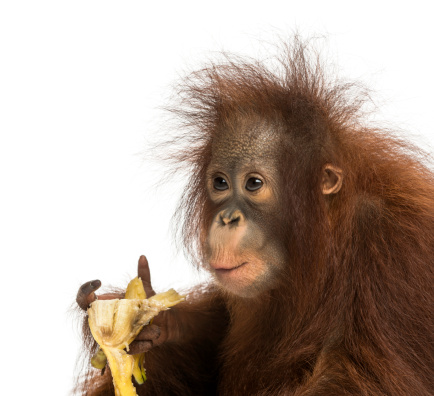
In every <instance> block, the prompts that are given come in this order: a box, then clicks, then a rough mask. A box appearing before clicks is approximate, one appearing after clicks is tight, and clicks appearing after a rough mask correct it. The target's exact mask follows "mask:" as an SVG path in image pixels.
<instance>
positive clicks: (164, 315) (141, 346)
mask: <svg viewBox="0 0 434 396" xmlns="http://www.w3.org/2000/svg"><path fill="white" fill-rule="evenodd" d="M137 275H138V277H139V278H140V279H141V280H142V283H143V288H144V289H145V292H146V297H147V298H149V297H152V296H153V295H155V291H154V289H153V288H152V284H151V274H150V271H149V264H148V260H147V259H146V257H145V256H140V258H139V264H138V269H137ZM100 287H101V281H99V280H93V281H90V282H86V283H84V284H83V285H82V286H81V287H80V289H79V290H78V293H77V298H76V301H77V304H78V306H79V307H80V308H81V309H83V310H85V311H86V310H87V308H88V307H89V305H90V304H91V303H92V302H93V301H95V300H96V299H98V300H111V299H115V298H123V297H124V293H105V294H100V295H98V296H97V295H96V294H95V291H96V290H98V289H99V288H100ZM169 312H170V311H165V312H161V313H160V314H159V315H158V316H157V317H155V318H154V320H153V321H152V324H150V325H147V326H145V327H144V328H143V329H142V331H141V332H140V333H139V334H138V335H137V337H136V338H135V340H134V341H133V342H132V343H131V344H130V346H129V353H131V354H137V353H142V352H146V351H149V350H150V349H151V348H153V347H155V346H157V345H161V344H162V343H163V342H165V341H166V340H167V339H168V338H169V337H168V335H169V333H171V332H168V331H167V329H168V327H169V326H168V322H173V320H170V313H169Z"/></svg>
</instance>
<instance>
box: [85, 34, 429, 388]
mask: <svg viewBox="0 0 434 396" xmlns="http://www.w3.org/2000/svg"><path fill="white" fill-rule="evenodd" d="M267 65H268V66H267ZM325 70H326V68H325V67H324V66H323V65H322V63H321V61H320V59H319V56H318V55H317V53H316V52H315V51H314V50H312V47H310V45H309V43H307V44H306V43H305V42H303V41H301V40H300V39H298V38H295V39H294V40H292V41H291V43H290V44H288V45H286V46H285V48H284V55H283V56H282V57H280V58H278V59H277V60H275V61H267V62H257V61H252V60H248V59H247V60H246V59H242V58H238V57H233V56H225V58H224V61H223V62H221V63H212V64H210V65H209V66H208V67H206V68H204V69H202V70H199V71H198V72H195V73H192V74H191V75H190V76H188V77H187V78H186V79H185V81H184V83H183V84H182V85H180V86H179V91H178V94H179V97H180V105H179V106H177V107H176V108H175V109H172V111H173V112H174V113H175V114H176V115H177V117H178V119H179V120H180V121H181V122H180V123H181V127H182V128H183V129H182V130H183V131H184V132H181V133H180V134H179V135H178V137H177V138H176V139H175V140H174V141H173V143H174V144H175V147H180V146H179V145H181V147H182V150H180V151H179V152H178V154H177V155H175V156H174V157H173V158H174V160H175V161H177V167H179V168H180V169H186V168H188V169H190V172H191V173H190V174H191V177H190V180H189V183H188V186H187V188H186V191H185V194H184V196H183V199H182V201H181V203H180V206H179V208H178V211H177V214H176V219H177V220H178V224H179V232H180V236H181V238H182V240H183V242H184V245H185V247H186V250H187V253H188V254H189V257H191V258H192V259H193V260H194V261H195V262H196V263H197V264H199V265H200V263H201V261H202V252H201V251H202V246H203V238H204V236H205V235H206V233H207V232H208V228H209V223H210V221H211V219H212V216H213V213H212V210H213V209H212V207H211V205H210V203H209V202H208V197H207V192H206V169H207V166H208V164H209V162H210V159H211V145H212V142H213V140H214V139H215V138H216V136H218V134H219V133H220V132H221V131H222V130H223V129H225V130H231V131H232V133H234V134H236V133H237V128H236V125H237V124H238V123H240V122H244V123H256V122H260V123H265V124H266V125H268V126H269V127H272V128H277V129H278V130H279V131H281V133H282V136H283V138H284V139H283V140H284V144H282V147H281V152H279V153H276V156H279V160H280V163H281V168H280V169H279V172H280V177H281V180H280V188H281V196H282V197H283V198H282V203H281V208H280V210H279V213H281V219H280V220H279V224H280V225H276V234H275V235H271V236H269V237H273V238H274V237H275V238H280V239H281V240H283V241H284V243H285V246H286V249H287V252H288V255H289V257H290V261H289V262H288V264H287V267H286V268H285V270H284V272H283V273H282V274H280V276H279V279H278V280H277V281H276V283H275V284H273V285H269V286H270V287H269V290H268V291H267V292H265V293H263V294H262V295H261V296H259V297H258V298H252V299H242V298H239V297H234V296H230V295H226V294H225V293H224V292H223V294H222V292H212V293H211V294H212V296H213V297H212V298H210V299H208V297H207V298H204V299H203V301H202V302H200V295H201V294H200V293H199V297H198V300H199V304H198V305H197V307H199V308H198V309H197V310H196V311H197V312H199V311H203V312H208V313H209V317H212V318H214V319H213V320H212V321H209V318H208V319H206V320H202V322H200V321H199V320H198V321H197V323H193V325H194V326H192V328H194V327H195V326H197V328H198V329H199V330H200V331H201V332H203V334H208V330H206V329H212V330H213V331H215V332H216V334H215V336H212V339H214V340H215V345H216V349H217V350H218V351H219V354H218V355H216V354H214V352H213V353H210V354H209V357H207V358H206V359H203V360H200V359H199V358H198V359H197V362H196V361H195V359H196V358H195V356H196V355H198V352H200V351H201V350H205V348H206V345H210V339H211V338H210V339H208V340H205V341H204V340H202V341H200V342H201V343H200V342H199V341H197V342H196V343H195V342H191V344H188V345H183V346H178V345H175V344H174V345H171V346H168V347H167V348H166V347H165V346H162V347H158V348H156V349H155V350H152V351H150V352H149V355H147V356H149V358H148V357H147V365H149V366H148V367H149V370H150V381H149V382H147V383H146V384H145V385H144V386H143V387H141V388H139V393H140V394H145V393H146V392H148V391H149V393H150V394H152V393H153V392H154V394H158V392H160V394H178V395H179V394H190V393H192V392H193V391H192V389H195V388H192V386H194V385H191V384H195V383H196V382H197V381H200V380H199V379H198V378H199V377H200V376H201V375H202V374H201V371H200V370H201V369H202V366H203V364H204V362H207V363H209V362H210V360H211V359H215V360H218V363H217V364H216V367H218V375H217V374H216V376H217V377H216V379H214V380H215V381H217V382H218V383H219V385H218V390H217V393H219V394H234V395H251V394H255V395H264V396H265V395H270V394H288V395H289V394H290V395H294V396H295V395H296V396H301V395H303V396H307V395H332V394H333V395H344V394H347V395H349V394H351V395H354V394H357V395H394V396H395V395H402V396H403V395H418V396H423V395H425V396H428V395H432V394H434V383H433V378H434V375H433V367H434V349H433V348H434V339H433V335H434V328H433V326H434V320H433V318H434V314H433V309H434V304H433V302H434V301H433V285H434V282H433V281H434V278H433V262H434V176H433V170H432V163H431V162H430V158H429V156H428V155H427V154H426V153H424V152H422V151H421V150H419V149H417V148H415V147H414V146H413V145H411V144H409V143H407V142H405V141H404V140H402V139H400V138H399V137H398V136H397V135H395V134H394V133H392V132H391V131H389V130H386V129H382V128H379V127H375V126H374V127H372V126H367V121H366V118H365V113H364V111H363V109H364V107H363V106H364V105H365V104H366V103H367V102H369V95H368V94H367V93H366V91H364V90H363V89H361V88H360V87H359V86H358V85H357V84H352V83H346V82H342V81H340V80H338V79H337V78H334V77H330V76H329V75H327V74H326V73H325ZM258 120H259V121H258ZM326 164H333V165H335V166H337V167H339V168H341V169H342V171H343V186H342V189H341V190H340V191H339V193H337V194H334V195H332V196H324V195H323V194H322V192H321V188H320V184H321V179H320V177H321V176H320V175H321V171H322V169H323V167H324V165H326ZM219 296H220V297H221V296H223V298H220V297H219ZM216 301H218V304H217V303H216ZM222 301H223V303H222ZM217 305H218V306H219V308H218V309H215V311H214V312H215V314H213V315H214V316H213V315H211V312H213V311H212V309H213V308H212V307H217ZM226 309H227V311H228V312H229V318H230V320H229V325H227V320H226V319H224V320H219V319H220V318H221V317H223V316H224V312H226V311H225V310H226ZM180 312H181V309H180ZM220 327H221V330H220ZM198 334H199V333H198ZM209 334H212V333H209ZM196 337H198V338H197V339H199V336H198V335H196ZM210 337H211V336H210ZM171 348H172V349H171ZM183 348H184V349H183ZM189 351H190V353H189ZM178 352H179V353H178ZM178 355H179V356H182V359H181V358H179V359H178V358H177V356H178ZM207 356H208V355H207ZM177 359H178V361H177ZM185 359H187V361H185ZM189 359H190V360H189ZM201 359H202V358H201ZM169 365H172V366H173V367H174V369H173V371H170V372H171V373H173V375H170V374H167V373H169V368H168V367H169ZM188 367H191V368H190V369H189V368H188ZM213 367H214V366H213ZM159 368H160V369H161V371H159ZM214 369H215V370H217V369H216V368H214ZM170 370H171V369H170ZM189 370H190V371H191V372H193V373H191V372H189ZM208 372H209V370H208ZM183 376H187V377H188V378H193V377H194V378H195V380H194V381H193V380H192V382H188V384H189V385H188V386H183V385H180V384H181V383H182V382H183V380H182V378H184V377H183ZM153 379H155V380H153ZM195 381H196V382H195ZM184 382H185V381H184ZM210 384H211V385H209V384H208V385H209V386H215V382H210ZM109 388H110V386H109V385H107V388H106V389H107V390H106V393H104V391H101V393H98V392H97V391H95V392H94V393H92V394H95V395H96V394H101V395H102V394H110V392H111V391H109V390H108V389H109ZM101 389H102V388H101ZM164 389H165V390H166V391H164ZM197 389H199V387H198V388H197ZM155 392H157V393H155ZM165 392H166V393H165ZM89 394H90V393H89ZM197 394H200V392H199V393H197Z"/></svg>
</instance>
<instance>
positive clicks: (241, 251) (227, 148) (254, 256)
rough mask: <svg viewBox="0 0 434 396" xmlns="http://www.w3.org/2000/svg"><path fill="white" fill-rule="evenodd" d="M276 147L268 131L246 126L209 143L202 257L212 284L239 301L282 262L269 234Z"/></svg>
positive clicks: (276, 136) (275, 202) (276, 137)
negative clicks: (207, 219) (208, 218)
mask: <svg viewBox="0 0 434 396" xmlns="http://www.w3.org/2000/svg"><path fill="white" fill-rule="evenodd" d="M280 143H281V134H280V133H278V132H276V131H274V130H273V129H272V128H270V127H266V126H261V125H259V126H258V125H256V126H255V127H252V125H249V126H244V127H240V129H239V130H237V132H236V133H234V132H233V131H229V130H228V131H225V132H223V133H221V134H220V135H219V137H218V139H216V140H215V142H214V144H213V151H212V161H211V163H210V165H209V167H208V170H207V187H208V193H209V199H210V200H211V202H212V204H213V206H214V207H215V214H214V218H213V222H212V224H211V227H210V229H209V233H208V237H207V239H206V243H205V256H206V257H205V258H206V261H207V263H208V265H209V270H210V271H211V273H212V274H213V275H214V276H215V278H216V280H217V281H218V283H219V284H220V285H221V286H222V287H223V288H224V289H226V290H227V291H229V292H231V293H233V294H236V295H239V296H242V297H254V296H256V295H258V294H259V293H261V292H263V291H264V290H265V289H266V288H267V287H269V285H270V284H272V283H273V282H271V279H272V278H273V277H274V276H276V275H277V273H278V272H279V270H281V269H282V268H283V267H284V265H285V263H287V254H286V252H285V249H284V248H283V244H282V243H280V242H279V241H278V240H276V237H275V235H274V233H273V228H274V230H275V228H276V222H279V221H280V219H279V213H278V212H279V211H278V208H279V195H278V174H277V171H276V170H277V169H278V163H277V162H278V159H277V156H276V153H278V152H279V145H280Z"/></svg>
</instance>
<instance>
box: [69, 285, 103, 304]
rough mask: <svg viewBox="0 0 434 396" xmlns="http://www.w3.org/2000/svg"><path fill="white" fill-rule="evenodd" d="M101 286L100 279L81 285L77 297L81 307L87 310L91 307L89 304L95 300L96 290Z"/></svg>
mask: <svg viewBox="0 0 434 396" xmlns="http://www.w3.org/2000/svg"><path fill="white" fill-rule="evenodd" d="M100 287H101V281H100V280H98V279H96V280H93V281H90V282H86V283H84V284H83V285H81V287H80V289H78V293H77V297H76V299H75V301H77V304H78V306H79V307H80V308H81V309H84V310H86V309H87V308H88V307H89V304H90V303H92V302H93V301H95V299H96V298H95V290H97V289H99V288H100Z"/></svg>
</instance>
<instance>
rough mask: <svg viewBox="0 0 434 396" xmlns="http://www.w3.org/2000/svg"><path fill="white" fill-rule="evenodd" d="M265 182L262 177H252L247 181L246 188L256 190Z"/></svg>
mask: <svg viewBox="0 0 434 396" xmlns="http://www.w3.org/2000/svg"><path fill="white" fill-rule="evenodd" d="M263 184H264V183H263V182H262V180H261V179H258V178H257V177H251V178H250V179H249V180H247V183H246V190H248V191H256V190H259V189H260V188H261V187H262V185H263Z"/></svg>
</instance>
